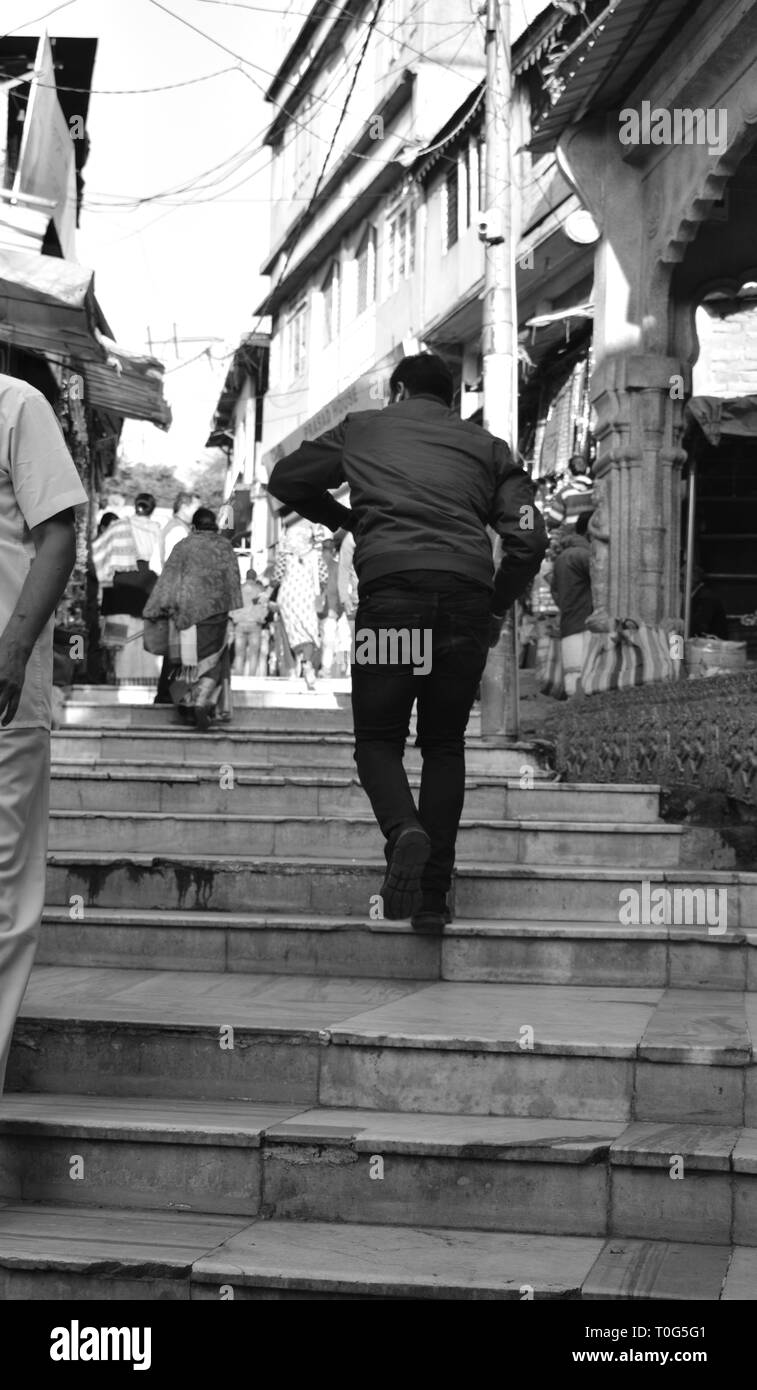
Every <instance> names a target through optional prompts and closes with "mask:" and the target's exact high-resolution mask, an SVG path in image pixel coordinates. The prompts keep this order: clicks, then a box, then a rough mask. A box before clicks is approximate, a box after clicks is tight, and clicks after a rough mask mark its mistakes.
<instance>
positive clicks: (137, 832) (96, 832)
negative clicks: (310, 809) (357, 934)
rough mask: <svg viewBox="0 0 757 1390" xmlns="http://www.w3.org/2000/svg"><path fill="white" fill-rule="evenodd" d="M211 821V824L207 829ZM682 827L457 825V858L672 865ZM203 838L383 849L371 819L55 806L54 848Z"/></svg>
mask: <svg viewBox="0 0 757 1390" xmlns="http://www.w3.org/2000/svg"><path fill="white" fill-rule="evenodd" d="M211 826H212V828H211ZM681 833H682V831H681V827H680V826H673V825H661V824H658V825H645V824H642V825H633V824H619V825H613V824H608V823H607V822H601V821H587V822H586V823H584V824H579V823H578V822H572V823H568V822H565V821H537V820H528V821H523V822H521V821H474V820H471V819H469V818H468V819H465V820H464V821H463V823H462V825H461V826H460V831H459V834H458V840H457V852H458V855H459V857H460V859H461V860H462V861H465V860H466V859H474V860H480V861H481V862H484V863H489V862H491V863H494V864H544V863H550V864H573V865H578V864H586V865H594V864H615V865H621V864H629V865H635V864H638V863H640V862H643V863H645V864H647V865H649V866H652V865H655V866H658V867H661V866H664V867H668V866H675V865H676V864H677V863H678V859H679V849H680V845H679V841H680V837H681ZM209 840H210V841H212V844H213V845H214V846H216V847H217V848H218V849H222V850H223V852H224V853H225V854H227V855H240V854H241V855H273V856H274V857H279V856H283V857H284V858H290V857H291V856H292V855H297V854H300V853H302V851H303V850H305V851H306V852H307V853H308V855H313V856H314V857H315V856H317V857H318V858H320V859H323V860H324V861H325V862H327V863H338V862H339V861H340V860H351V859H353V858H365V857H370V856H371V855H374V854H377V855H378V854H381V853H382V851H383V843H384V842H383V837H382V835H381V832H380V830H379V829H378V826H377V825H376V822H375V821H374V819H373V816H372V815H371V814H370V813H369V814H368V815H363V816H354V815H353V816H351V817H350V818H349V819H347V818H345V817H344V816H338V815H331V816H309V817H308V816H303V815H298V816H293V815H287V816H276V817H265V816H259V815H228V814H227V815H222V814H217V815H215V816H214V817H213V818H212V822H209V819H208V816H207V815H196V814H194V813H192V814H183V815H179V814H177V813H173V812H168V813H161V812H158V813H153V812H149V811H146V812H143V811H54V812H53V813H52V816H51V819H50V848H51V850H53V851H65V850H67V849H72V850H83V849H85V848H86V849H87V850H92V851H98V850H99V851H104V852H108V853H110V854H113V855H120V854H130V853H136V854H143V853H148V852H150V853H152V854H171V853H176V852H177V851H178V852H180V853H182V854H185V855H196V854H203V853H204V851H205V850H206V849H207V847H208V843H209Z"/></svg>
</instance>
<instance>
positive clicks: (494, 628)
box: [489, 613, 505, 647]
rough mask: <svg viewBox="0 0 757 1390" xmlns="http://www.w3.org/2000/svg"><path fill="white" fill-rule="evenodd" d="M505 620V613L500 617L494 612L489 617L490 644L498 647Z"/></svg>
mask: <svg viewBox="0 0 757 1390" xmlns="http://www.w3.org/2000/svg"><path fill="white" fill-rule="evenodd" d="M504 621H505V614H504V613H503V614H502V616H501V617H500V616H499V615H498V614H497V613H492V615H491V617H490V618H489V646H490V647H496V645H497V643H498V641H499V639H500V637H501V636H502V624H503V623H504Z"/></svg>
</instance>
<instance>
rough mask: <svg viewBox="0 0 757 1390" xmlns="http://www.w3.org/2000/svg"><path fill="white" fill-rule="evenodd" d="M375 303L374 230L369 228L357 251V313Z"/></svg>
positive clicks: (362, 311) (362, 312)
mask: <svg viewBox="0 0 757 1390" xmlns="http://www.w3.org/2000/svg"><path fill="white" fill-rule="evenodd" d="M375 302H376V228H375V227H369V228H368V229H367V230H366V232H365V233H364V234H363V237H362V239H361V242H360V245H359V246H358V249H357V312H358V314H364V313H365V311H366V309H368V308H369V307H370V305H371V304H375Z"/></svg>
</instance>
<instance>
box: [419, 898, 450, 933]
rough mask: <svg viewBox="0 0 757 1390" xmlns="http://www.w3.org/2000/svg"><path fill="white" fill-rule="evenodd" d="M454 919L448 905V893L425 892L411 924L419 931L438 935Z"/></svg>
mask: <svg viewBox="0 0 757 1390" xmlns="http://www.w3.org/2000/svg"><path fill="white" fill-rule="evenodd" d="M451 921H452V913H451V912H450V910H449V908H448V906H447V895H446V893H424V894H423V896H422V898H421V903H420V907H419V908H418V910H417V912H414V913H413V915H412V917H411V918H410V925H411V926H412V927H413V928H414V929H415V931H417V932H425V933H426V934H428V935H433V936H436V935H438V934H439V933H440V932H443V931H444V928H445V927H448V926H449V924H450V922H451Z"/></svg>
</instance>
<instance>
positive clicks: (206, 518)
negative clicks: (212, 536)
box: [192, 507, 217, 531]
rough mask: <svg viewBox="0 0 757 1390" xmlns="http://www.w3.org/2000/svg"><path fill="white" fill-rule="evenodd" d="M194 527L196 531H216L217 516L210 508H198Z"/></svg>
mask: <svg viewBox="0 0 757 1390" xmlns="http://www.w3.org/2000/svg"><path fill="white" fill-rule="evenodd" d="M192 525H193V527H194V529H195V531H215V530H216V529H217V528H216V514H215V512H211V510H210V507H198V508H197V511H196V512H195V514H194V516H193V517H192Z"/></svg>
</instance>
